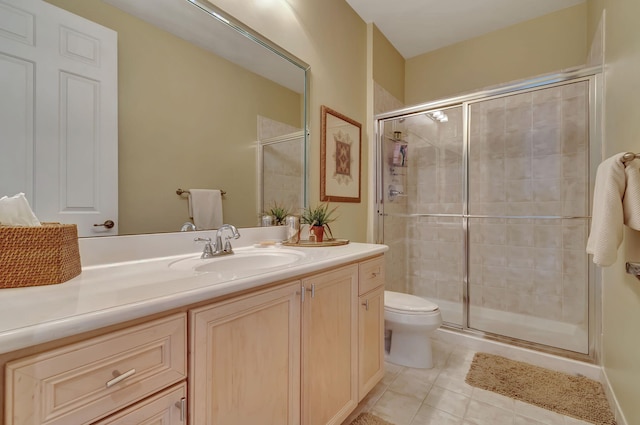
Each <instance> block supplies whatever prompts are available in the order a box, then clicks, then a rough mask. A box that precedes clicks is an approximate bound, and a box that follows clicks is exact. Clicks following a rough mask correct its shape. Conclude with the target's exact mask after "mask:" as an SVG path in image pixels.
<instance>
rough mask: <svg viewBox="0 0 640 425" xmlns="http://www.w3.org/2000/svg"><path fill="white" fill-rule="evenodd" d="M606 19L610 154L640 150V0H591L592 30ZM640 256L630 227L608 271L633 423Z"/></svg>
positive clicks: (621, 384) (609, 348)
mask: <svg viewBox="0 0 640 425" xmlns="http://www.w3.org/2000/svg"><path fill="white" fill-rule="evenodd" d="M602 8H605V9H606V23H605V28H606V29H605V64H606V66H605V101H604V114H605V125H604V155H605V156H606V157H608V156H610V155H613V154H615V153H617V152H621V151H633V152H639V151H640V141H639V140H640V139H639V138H638V135H639V134H640V120H638V116H640V79H638V70H639V69H640V31H638V19H637V17H638V16H640V2H638V1H637V0H595V1H594V0H591V1H590V2H589V17H590V23H589V28H593V29H592V31H593V32H595V27H596V26H597V21H595V20H596V19H598V20H599V19H600V14H601V11H602ZM639 260H640V233H639V232H637V231H633V230H630V229H629V228H625V232H624V241H623V243H622V246H621V248H620V250H619V251H618V261H617V262H616V263H615V264H614V265H612V266H611V267H607V268H604V269H602V291H603V320H602V322H603V323H602V326H603V364H604V369H605V372H606V374H607V377H608V379H609V381H610V382H611V385H612V387H613V390H614V392H615V395H616V397H617V399H618V402H619V404H620V407H621V409H622V412H623V413H624V415H625V417H626V421H627V423H628V424H629V425H632V424H638V423H640V403H638V400H640V334H639V332H638V324H640V282H638V280H636V279H635V278H634V277H632V276H631V275H628V274H626V273H625V271H624V267H625V262H626V261H639Z"/></svg>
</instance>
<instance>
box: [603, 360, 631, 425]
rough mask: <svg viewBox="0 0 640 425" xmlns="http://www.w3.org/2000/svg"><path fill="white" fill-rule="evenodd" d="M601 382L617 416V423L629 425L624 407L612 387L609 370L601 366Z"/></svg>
mask: <svg viewBox="0 0 640 425" xmlns="http://www.w3.org/2000/svg"><path fill="white" fill-rule="evenodd" d="M600 382H602V386H603V387H604V392H605V394H606V395H607V400H609V405H610V406H611V410H613V414H614V415H615V417H616V423H617V424H618V425H627V424H628V422H627V419H626V418H625V417H624V414H623V413H622V409H621V408H620V404H619V403H618V399H617V398H616V394H615V392H614V391H613V388H612V387H611V382H610V381H609V377H608V376H607V372H606V370H605V369H604V368H601V376H600Z"/></svg>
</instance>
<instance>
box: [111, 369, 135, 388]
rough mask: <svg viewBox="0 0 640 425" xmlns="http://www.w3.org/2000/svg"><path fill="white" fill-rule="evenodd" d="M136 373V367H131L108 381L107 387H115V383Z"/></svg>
mask: <svg viewBox="0 0 640 425" xmlns="http://www.w3.org/2000/svg"><path fill="white" fill-rule="evenodd" d="M135 373H136V370H135V369H131V370H128V371H126V372H125V373H123V374H122V375H118V376H116V377H115V378H113V379H112V380H110V381H107V388H111V387H113V386H114V385H115V384H117V383H119V382H122V381H124V380H125V379H127V378H128V377H130V376H133V375H134V374H135Z"/></svg>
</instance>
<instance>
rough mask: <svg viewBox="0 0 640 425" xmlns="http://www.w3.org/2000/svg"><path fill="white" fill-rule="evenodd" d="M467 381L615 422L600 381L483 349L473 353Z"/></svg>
mask: <svg viewBox="0 0 640 425" xmlns="http://www.w3.org/2000/svg"><path fill="white" fill-rule="evenodd" d="M466 382H467V384H469V385H471V386H474V387H478V388H482V389H485V390H489V391H493V392H496V393H499V394H502V395H505V396H507V397H511V398H514V399H516V400H521V401H524V402H526V403H530V404H534V405H536V406H539V407H542V408H544V409H547V410H552V411H554V412H557V413H560V414H562V415H566V416H571V417H573V418H576V419H580V420H583V421H587V422H591V423H593V424H597V425H615V424H616V421H615V418H614V416H613V414H612V413H611V409H610V408H609V403H608V401H607V397H606V396H605V393H604V390H603V389H602V385H601V384H600V383H599V382H596V381H594V380H592V379H588V378H585V377H584V376H573V375H568V374H566V373H560V372H555V371H552V370H548V369H544V368H541V367H538V366H533V365H530V364H527V363H523V362H518V361H514V360H509V359H506V358H504V357H500V356H495V355H493V354H487V353H476V355H475V357H474V358H473V362H472V363H471V368H470V369H469V372H468V373H467V378H466Z"/></svg>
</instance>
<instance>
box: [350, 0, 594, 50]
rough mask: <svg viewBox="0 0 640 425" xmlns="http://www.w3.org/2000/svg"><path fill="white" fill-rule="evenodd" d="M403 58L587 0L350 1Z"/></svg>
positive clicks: (357, 11) (359, 13) (361, 15)
mask: <svg viewBox="0 0 640 425" xmlns="http://www.w3.org/2000/svg"><path fill="white" fill-rule="evenodd" d="M346 1H347V3H349V5H351V7H352V8H353V9H354V10H355V11H356V13H358V15H360V17H361V18H362V19H363V20H364V21H365V22H367V23H370V22H373V23H375V25H376V26H377V27H378V29H380V31H382V33H383V34H384V35H385V37H387V39H388V40H389V41H390V42H391V44H393V46H394V47H395V48H396V50H398V52H400V54H401V55H402V56H404V57H405V59H408V58H411V57H414V56H417V55H420V54H423V53H426V52H429V51H432V50H436V49H439V48H441V47H444V46H448V45H450V44H454V43H457V42H460V41H463V40H467V39H470V38H474V37H477V36H479V35H482V34H486V33H489V32H492V31H495V30H498V29H501V28H505V27H508V26H510V25H514V24H517V23H519V22H524V21H527V20H529V19H533V18H536V17H538V16H542V15H546V14H548V13H551V12H555V11H557V10H561V9H564V8H567V7H570V6H575V5H577V4H580V3H583V2H584V1H585V0H346Z"/></svg>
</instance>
